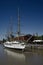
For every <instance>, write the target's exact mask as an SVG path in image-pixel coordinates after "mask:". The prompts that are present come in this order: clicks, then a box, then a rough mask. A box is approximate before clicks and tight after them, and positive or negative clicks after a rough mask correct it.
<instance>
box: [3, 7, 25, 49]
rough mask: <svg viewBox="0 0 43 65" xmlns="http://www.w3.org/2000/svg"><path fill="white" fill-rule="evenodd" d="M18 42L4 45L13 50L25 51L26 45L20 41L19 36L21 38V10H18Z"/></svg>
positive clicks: (9, 42)
mask: <svg viewBox="0 0 43 65" xmlns="http://www.w3.org/2000/svg"><path fill="white" fill-rule="evenodd" d="M17 35H18V40H15V41H6V42H5V43H4V46H5V47H7V48H13V49H25V47H26V45H25V43H24V42H23V41H20V40H19V36H20V16H19V8H18V32H17Z"/></svg>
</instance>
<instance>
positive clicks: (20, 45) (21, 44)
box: [4, 41, 26, 49]
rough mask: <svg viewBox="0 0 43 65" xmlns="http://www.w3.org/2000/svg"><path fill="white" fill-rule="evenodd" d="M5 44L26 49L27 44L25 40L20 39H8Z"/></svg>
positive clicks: (8, 46) (9, 46)
mask: <svg viewBox="0 0 43 65" xmlns="http://www.w3.org/2000/svg"><path fill="white" fill-rule="evenodd" d="M4 46H5V47H7V48H15V49H25V47H26V45H25V43H24V42H20V41H11V42H9V41H7V42H5V43H4Z"/></svg>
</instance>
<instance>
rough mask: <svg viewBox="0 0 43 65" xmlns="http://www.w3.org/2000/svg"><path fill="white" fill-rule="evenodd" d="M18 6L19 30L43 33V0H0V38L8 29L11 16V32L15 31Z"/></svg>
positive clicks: (29, 32)
mask: <svg viewBox="0 0 43 65" xmlns="http://www.w3.org/2000/svg"><path fill="white" fill-rule="evenodd" d="M18 7H19V9H20V21H21V22H20V23H21V32H22V33H24V34H33V33H38V34H39V35H42V34H43V0H0V39H2V38H3V37H4V36H5V34H6V32H7V31H8V30H9V28H10V26H9V23H10V18H11V16H12V24H13V32H16V31H17V24H18Z"/></svg>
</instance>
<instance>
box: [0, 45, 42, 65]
mask: <svg viewBox="0 0 43 65" xmlns="http://www.w3.org/2000/svg"><path fill="white" fill-rule="evenodd" d="M0 65H43V50H29V51H28V52H27V51H26V52H23V53H22V52H19V51H17V50H16V51H15V50H10V49H6V48H4V47H3V45H0Z"/></svg>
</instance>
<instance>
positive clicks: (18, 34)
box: [18, 8, 20, 36]
mask: <svg viewBox="0 0 43 65" xmlns="http://www.w3.org/2000/svg"><path fill="white" fill-rule="evenodd" d="M18 36H20V12H19V8H18Z"/></svg>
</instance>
